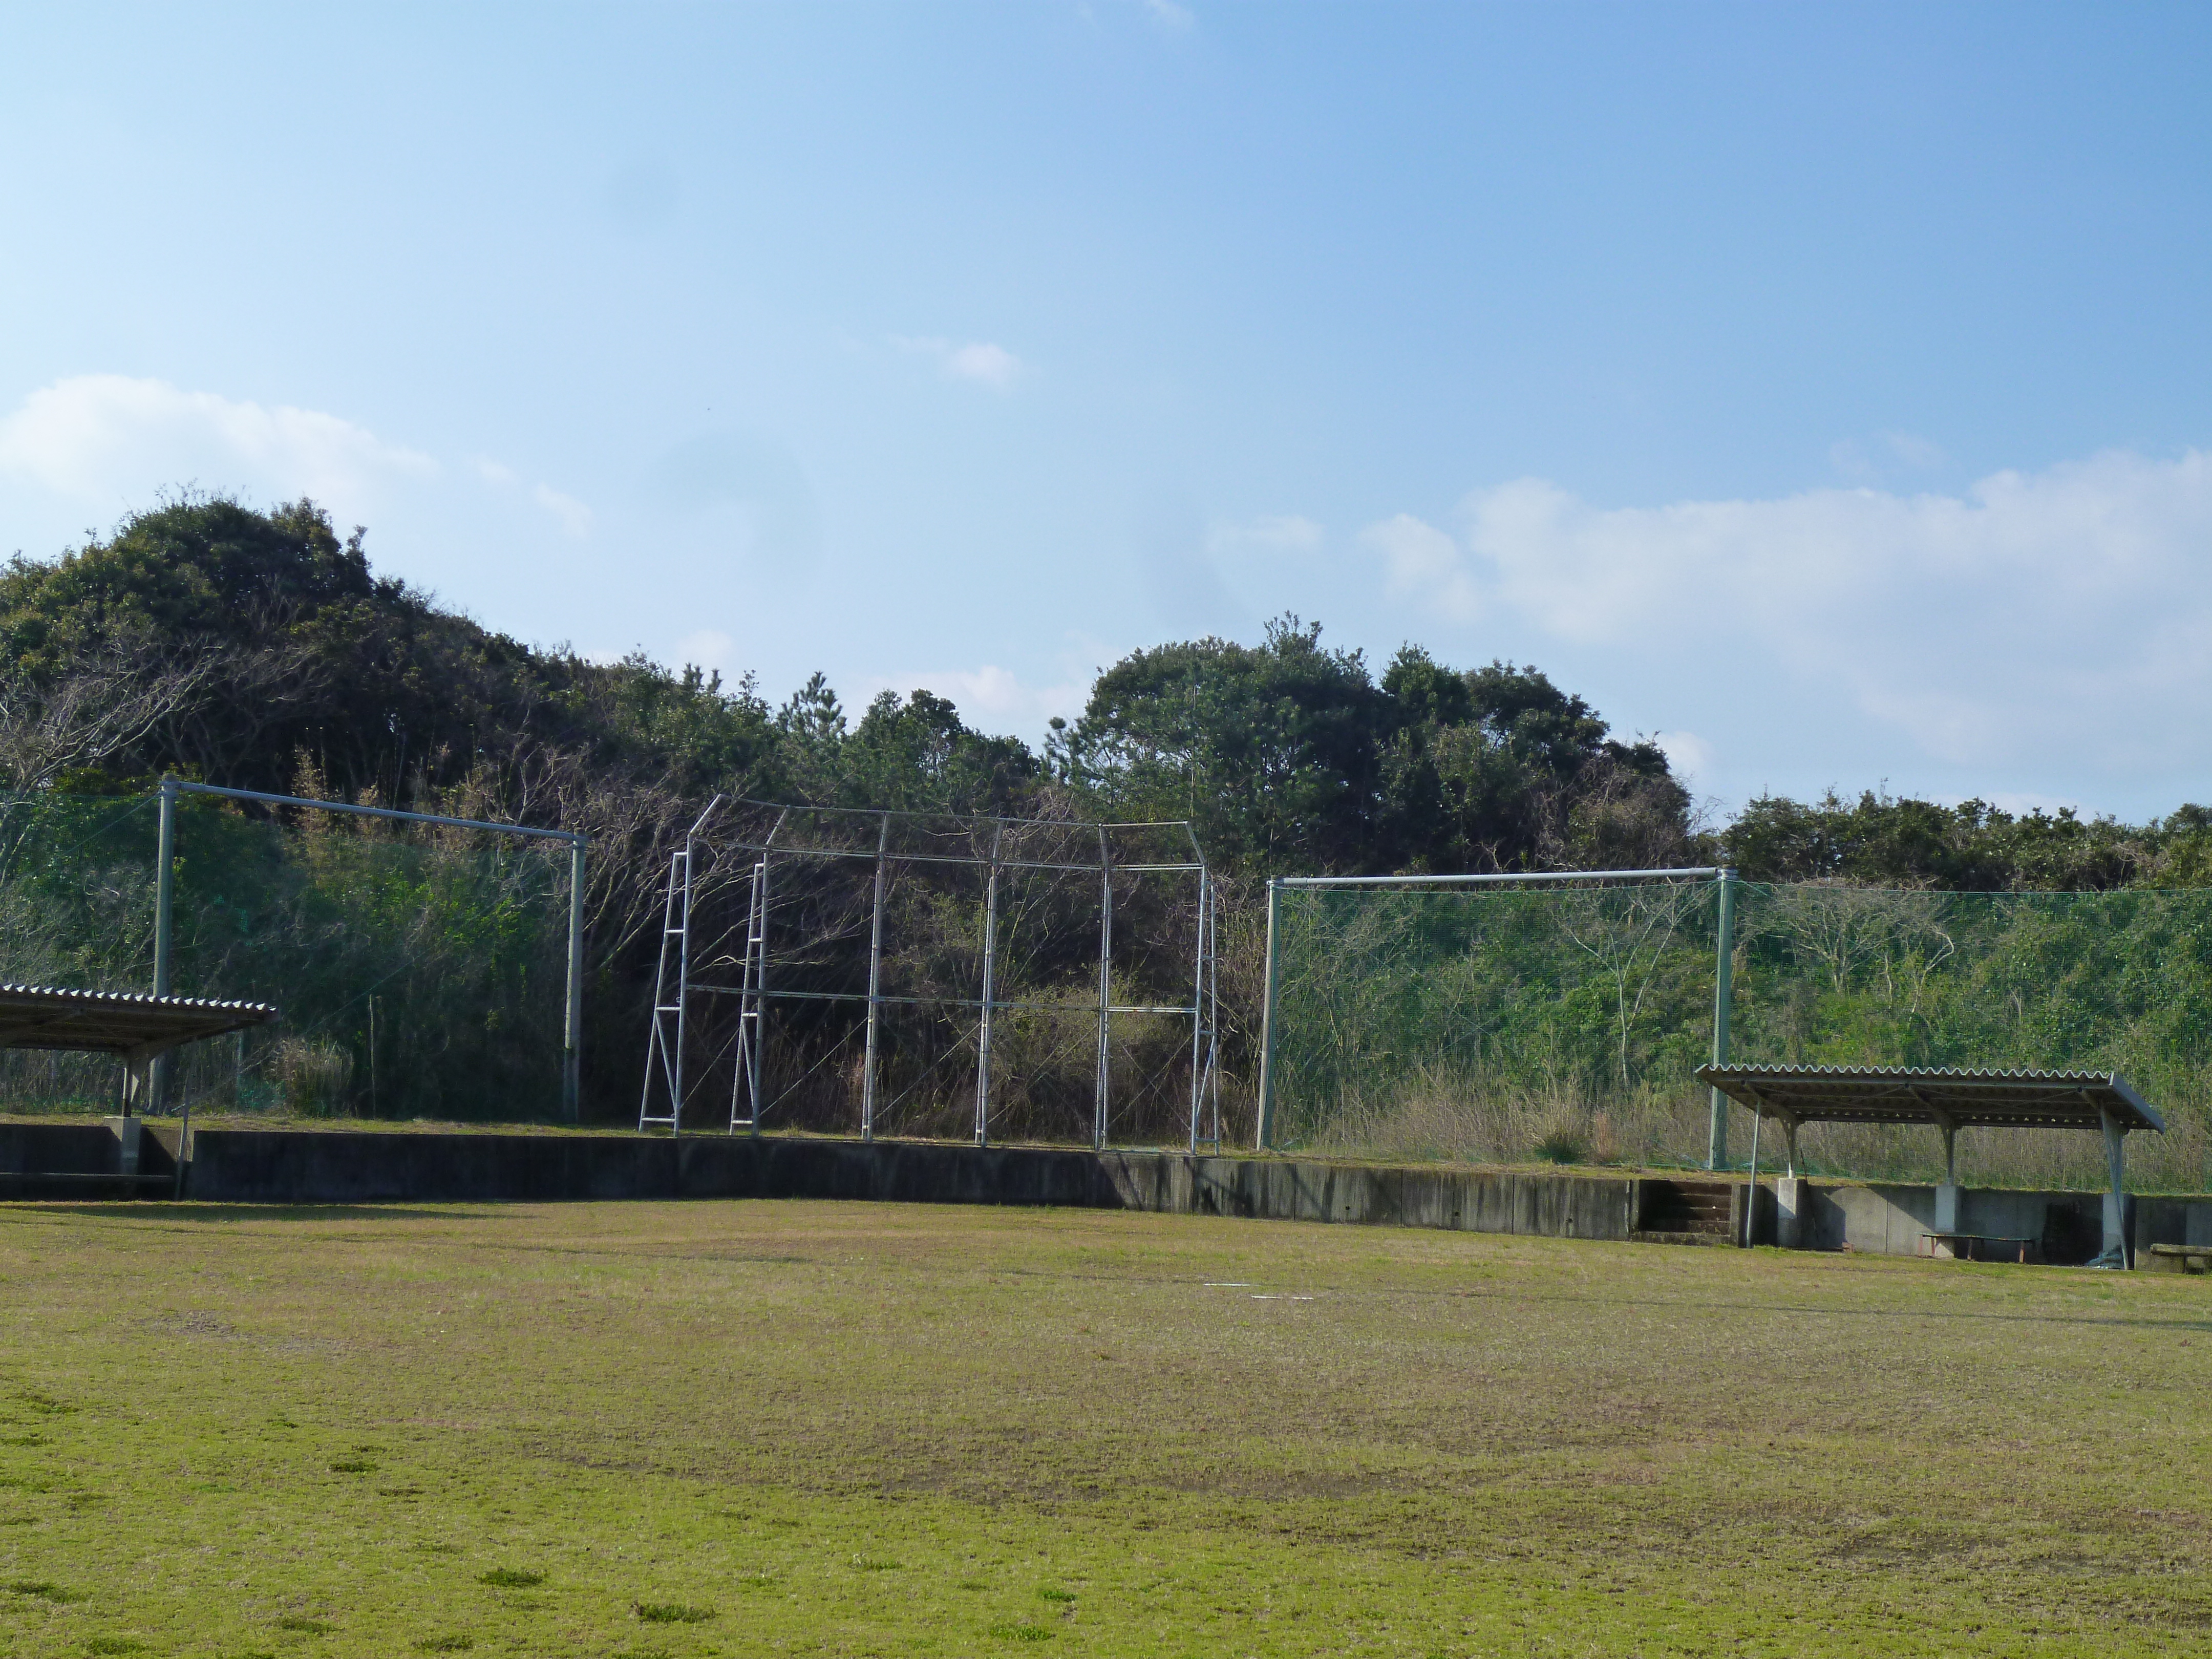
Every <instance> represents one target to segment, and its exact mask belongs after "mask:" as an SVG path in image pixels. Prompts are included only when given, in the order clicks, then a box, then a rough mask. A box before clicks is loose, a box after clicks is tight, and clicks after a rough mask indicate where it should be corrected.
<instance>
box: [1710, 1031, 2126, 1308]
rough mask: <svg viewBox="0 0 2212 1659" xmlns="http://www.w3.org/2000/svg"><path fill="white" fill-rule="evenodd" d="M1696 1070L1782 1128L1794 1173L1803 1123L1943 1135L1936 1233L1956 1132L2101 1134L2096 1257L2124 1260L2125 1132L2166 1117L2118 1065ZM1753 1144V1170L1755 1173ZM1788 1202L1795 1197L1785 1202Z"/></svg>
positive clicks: (2102, 1263)
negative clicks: (2104, 1184) (2090, 1068)
mask: <svg viewBox="0 0 2212 1659" xmlns="http://www.w3.org/2000/svg"><path fill="white" fill-rule="evenodd" d="M1698 1076H1699V1079H1701V1080H1702V1081H1704V1082H1705V1083H1706V1084H1708V1085H1711V1087H1713V1088H1715V1089H1717V1090H1719V1091H1721V1092H1722V1093H1723V1094H1724V1095H1726V1096H1728V1097H1729V1099H1731V1100H1733V1101H1735V1102H1736V1103H1738V1104H1740V1105H1742V1106H1746V1107H1748V1108H1749V1109H1751V1110H1752V1111H1753V1113H1755V1114H1756V1115H1758V1116H1759V1119H1760V1120H1761V1121H1765V1120H1766V1119H1769V1118H1771V1119H1773V1120H1774V1121H1776V1122H1777V1123H1778V1124H1779V1125H1780V1126H1781V1127H1782V1130H1783V1133H1784V1139H1785V1144H1786V1146H1787V1149H1788V1150H1787V1153H1786V1156H1787V1158H1788V1165H1787V1170H1788V1174H1787V1176H1786V1177H1785V1178H1786V1179H1789V1180H1791V1181H1795V1179H1796V1174H1797V1130H1798V1127H1799V1126H1801V1125H1802V1124H1807V1123H1918V1124H1926V1125H1929V1126H1931V1127H1934V1128H1936V1129H1938V1130H1940V1131H1941V1132H1942V1136H1943V1184H1942V1186H1940V1187H1938V1188H1936V1229H1935V1234H1934V1235H1933V1236H1935V1237H1950V1236H1953V1235H1955V1234H1956V1233H1957V1230H1958V1225H1959V1222H1958V1217H1959V1131H1960V1130H1961V1129H1971V1128H2005V1129H2089V1130H2095V1131H2097V1132H2099V1133H2101V1134H2102V1135H2103V1137H2104V1141H2105V1161H2106V1169H2107V1172H2108V1173H2109V1175H2110V1177H2111V1182H2110V1187H2109V1189H2108V1190H2107V1191H2106V1194H2105V1203H2104V1211H2105V1215H2104V1222H2105V1227H2104V1249H2103V1252H2102V1254H2100V1255H2099V1256H2098V1258H2097V1260H2096V1262H2095V1264H2094V1265H2096V1266H2098V1267H2125V1266H2126V1265H2127V1238H2126V1218H2127V1201H2126V1196H2125V1194H2126V1191H2127V1180H2126V1177H2127V1138H2128V1136H2129V1135H2130V1134H2131V1133H2134V1132H2136V1130H2138V1129H2148V1130H2152V1131H2154V1132H2155V1133H2165V1130H2166V1120H2165V1119H2163V1118H2162V1117H2160V1115H2159V1114H2158V1112H2157V1110H2156V1109H2155V1108H2154V1107H2153V1106H2152V1105H2151V1104H2150V1103H2149V1102H2148V1101H2147V1100H2145V1099H2144V1098H2143V1097H2142V1096H2141V1095H2139V1094H2137V1093H2136V1091H2135V1090H2134V1089H2132V1088H2130V1086H2129V1085H2128V1083H2127V1080H2126V1079H2124V1078H2122V1077H2120V1076H2119V1075H2118V1073H2106V1072H2042V1071H2009V1072H2008V1071H1957V1070H1952V1069H1949V1068H1946V1067H1939V1066H1703V1067H1700V1068H1699V1072H1698ZM1756 1159H1757V1154H1756V1152H1754V1153H1753V1170H1752V1174H1753V1180H1754V1181H1756V1179H1757V1176H1758V1168H1757V1162H1756ZM1790 1207H1791V1208H1792V1209H1793V1210H1794V1207H1795V1206H1794V1205H1793V1206H1790Z"/></svg>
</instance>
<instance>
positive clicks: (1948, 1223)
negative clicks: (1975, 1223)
mask: <svg viewBox="0 0 2212 1659" xmlns="http://www.w3.org/2000/svg"><path fill="white" fill-rule="evenodd" d="M1929 1115H1930V1116H1931V1117H1933V1118H1934V1119H1935V1120H1936V1127H1937V1128H1939V1129H1941V1130H1942V1132H1943V1184H1942V1186H1940V1187H1938V1188H1936V1231H1937V1232H1939V1233H1956V1232H1963V1231H1966V1230H1965V1229H1964V1228H1963V1227H1961V1226H1960V1225H1959V1212H1960V1208H1961V1206H1960V1201H1959V1199H1960V1194H1959V1125H1958V1122H1957V1121H1956V1120H1955V1119H1954V1118H1953V1117H1951V1116H1950V1115H1948V1114H1947V1113H1942V1112H1938V1111H1936V1110H1934V1109H1932V1108H1931V1109H1930V1110H1929Z"/></svg>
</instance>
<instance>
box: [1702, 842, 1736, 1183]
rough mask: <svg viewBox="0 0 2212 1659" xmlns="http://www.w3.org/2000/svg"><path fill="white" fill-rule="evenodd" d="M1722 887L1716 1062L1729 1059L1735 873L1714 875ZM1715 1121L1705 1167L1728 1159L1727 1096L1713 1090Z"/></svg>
mask: <svg viewBox="0 0 2212 1659" xmlns="http://www.w3.org/2000/svg"><path fill="white" fill-rule="evenodd" d="M1715 879H1716V881H1717V884H1718V886H1719V888H1720V905H1719V910H1720V914H1719V915H1718V916H1717V918H1716V919H1715V922H1714V927H1713V933H1714V939H1713V1064H1714V1065H1716V1066H1725V1065H1727V1064H1728V1060H1729V1002H1730V1001H1731V1000H1732V999H1731V997H1730V995H1729V992H1730V990H1731V989H1732V987H1731V986H1730V984H1729V981H1730V979H1731V978H1732V977H1733V975H1734V974H1735V871H1733V870H1723V871H1722V872H1720V874H1719V875H1718V876H1717V878H1715ZM1711 1105H1712V1123H1711V1127H1710V1130H1709V1132H1708V1133H1707V1136H1706V1139H1705V1167H1706V1168H1707V1169H1708V1170H1717V1169H1719V1168H1721V1167H1722V1166H1723V1164H1726V1163H1727V1162H1728V1097H1727V1096H1726V1095H1724V1094H1723V1093H1722V1092H1721V1091H1720V1090H1719V1089H1718V1088H1715V1089H1714V1090H1713V1091H1712V1103H1711Z"/></svg>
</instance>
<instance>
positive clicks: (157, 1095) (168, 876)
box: [123, 777, 177, 1157]
mask: <svg viewBox="0 0 2212 1659" xmlns="http://www.w3.org/2000/svg"><path fill="white" fill-rule="evenodd" d="M176 901H177V781H176V779H174V778H167V777H165V778H163V779H162V780H161V827H160V829H159V831H158V833H157V836H156V843H155V852H154V994H155V996H157V997H165V996H167V995H168V994H169V957H170V953H171V952H172V951H173V949H174V948H175V942H176V931H175V915H176ZM168 1091H169V1057H168V1056H167V1054H162V1055H161V1056H160V1057H159V1058H157V1059H156V1060H155V1061H154V1062H153V1071H152V1073H151V1074H150V1076H143V1077H140V1078H139V1079H138V1083H137V1087H135V1088H134V1087H132V1086H131V1084H130V1083H129V1082H127V1081H126V1082H125V1085H124V1091H123V1115H125V1117H128V1116H130V1115H131V1114H132V1113H133V1112H134V1111H136V1112H138V1113H145V1112H158V1111H159V1110H161V1103H162V1101H163V1099H164V1097H166V1096H167V1094H168ZM134 1157H135V1153H134Z"/></svg>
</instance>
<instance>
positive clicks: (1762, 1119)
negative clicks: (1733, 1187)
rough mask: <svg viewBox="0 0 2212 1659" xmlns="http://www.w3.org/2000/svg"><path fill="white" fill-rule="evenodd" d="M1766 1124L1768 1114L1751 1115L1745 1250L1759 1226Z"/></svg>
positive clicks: (1744, 1237) (1744, 1196)
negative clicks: (1762, 1140)
mask: <svg viewBox="0 0 2212 1659" xmlns="http://www.w3.org/2000/svg"><path fill="white" fill-rule="evenodd" d="M1765 1124H1766V1114H1765V1113H1764V1112H1753V1114H1752V1115H1751V1184H1750V1185H1749V1186H1748V1187H1747V1188H1745V1189H1744V1194H1743V1248H1744V1249H1750V1248H1751V1240H1752V1230H1753V1228H1754V1227H1756V1226H1757V1225H1759V1130H1760V1129H1761V1128H1763V1127H1765Z"/></svg>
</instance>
